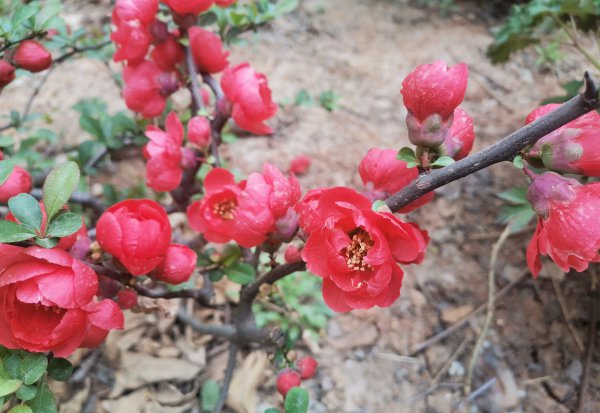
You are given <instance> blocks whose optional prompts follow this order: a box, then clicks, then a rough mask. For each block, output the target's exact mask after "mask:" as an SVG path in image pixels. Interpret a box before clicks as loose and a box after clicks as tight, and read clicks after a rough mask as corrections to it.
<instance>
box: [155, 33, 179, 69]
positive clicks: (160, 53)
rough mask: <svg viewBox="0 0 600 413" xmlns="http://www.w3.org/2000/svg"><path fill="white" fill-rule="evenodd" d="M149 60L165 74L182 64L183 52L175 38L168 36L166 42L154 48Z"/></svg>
mask: <svg viewBox="0 0 600 413" xmlns="http://www.w3.org/2000/svg"><path fill="white" fill-rule="evenodd" d="M150 58H151V59H152V61H153V62H154V63H156V65H157V66H158V67H159V68H160V69H161V70H164V71H165V72H172V71H173V70H175V67H176V66H177V65H178V64H180V63H182V62H183V59H184V58H185V51H184V49H183V46H182V45H181V44H180V43H179V42H178V41H177V37H175V36H169V37H168V38H167V40H165V41H163V42H161V43H159V44H157V45H156V46H154V49H153V50H152V53H150Z"/></svg>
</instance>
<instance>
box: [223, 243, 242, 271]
mask: <svg viewBox="0 0 600 413" xmlns="http://www.w3.org/2000/svg"><path fill="white" fill-rule="evenodd" d="M241 257H242V250H241V249H240V247H239V246H237V245H234V244H230V245H228V246H227V247H225V251H223V258H221V263H222V264H223V266H224V267H229V266H231V265H233V264H235V262H236V261H238V260H239V259H240V258H241Z"/></svg>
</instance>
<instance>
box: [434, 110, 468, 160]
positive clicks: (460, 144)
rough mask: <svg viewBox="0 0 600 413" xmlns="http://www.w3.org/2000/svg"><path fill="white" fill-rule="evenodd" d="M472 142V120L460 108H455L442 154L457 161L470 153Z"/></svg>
mask: <svg viewBox="0 0 600 413" xmlns="http://www.w3.org/2000/svg"><path fill="white" fill-rule="evenodd" d="M474 141H475V130H474V129H473V119H471V117H470V116H469V115H468V114H467V112H465V111H464V110H462V109H461V108H456V110H455V111H454V121H453V122H452V126H451V127H450V131H449V132H448V136H446V139H445V140H444V143H443V144H442V153H443V154H444V155H446V156H449V157H451V158H454V160H456V161H459V160H461V159H463V158H465V157H467V155H468V154H469V152H471V149H473V142H474Z"/></svg>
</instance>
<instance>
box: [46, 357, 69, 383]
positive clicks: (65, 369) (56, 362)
mask: <svg viewBox="0 0 600 413" xmlns="http://www.w3.org/2000/svg"><path fill="white" fill-rule="evenodd" d="M48 374H49V375H50V376H51V377H52V378H53V379H54V380H57V381H66V380H68V379H69V377H71V375H72V374H73V364H71V362H70V361H69V360H67V359H61V358H53V359H52V360H50V363H49V364H48Z"/></svg>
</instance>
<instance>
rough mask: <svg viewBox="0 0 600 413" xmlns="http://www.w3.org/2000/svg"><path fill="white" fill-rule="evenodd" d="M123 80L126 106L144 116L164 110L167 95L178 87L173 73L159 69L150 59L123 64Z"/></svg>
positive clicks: (153, 115)
mask: <svg viewBox="0 0 600 413" xmlns="http://www.w3.org/2000/svg"><path fill="white" fill-rule="evenodd" d="M123 80H124V81H125V88H124V89H123V97H124V98H125V103H126V104H127V107H128V108H129V109H131V110H132V111H134V112H139V113H140V114H141V115H142V116H143V117H145V118H153V117H155V116H159V115H160V114H161V113H162V112H163V111H164V110H165V107H166V105H167V97H169V95H171V94H172V93H174V92H176V91H177V89H179V82H178V80H177V77H176V76H175V74H174V73H173V72H165V71H163V70H161V69H160V68H159V67H158V66H157V65H156V63H154V62H152V61H150V60H145V61H143V62H142V63H140V64H138V65H135V66H125V67H124V68H123Z"/></svg>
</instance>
